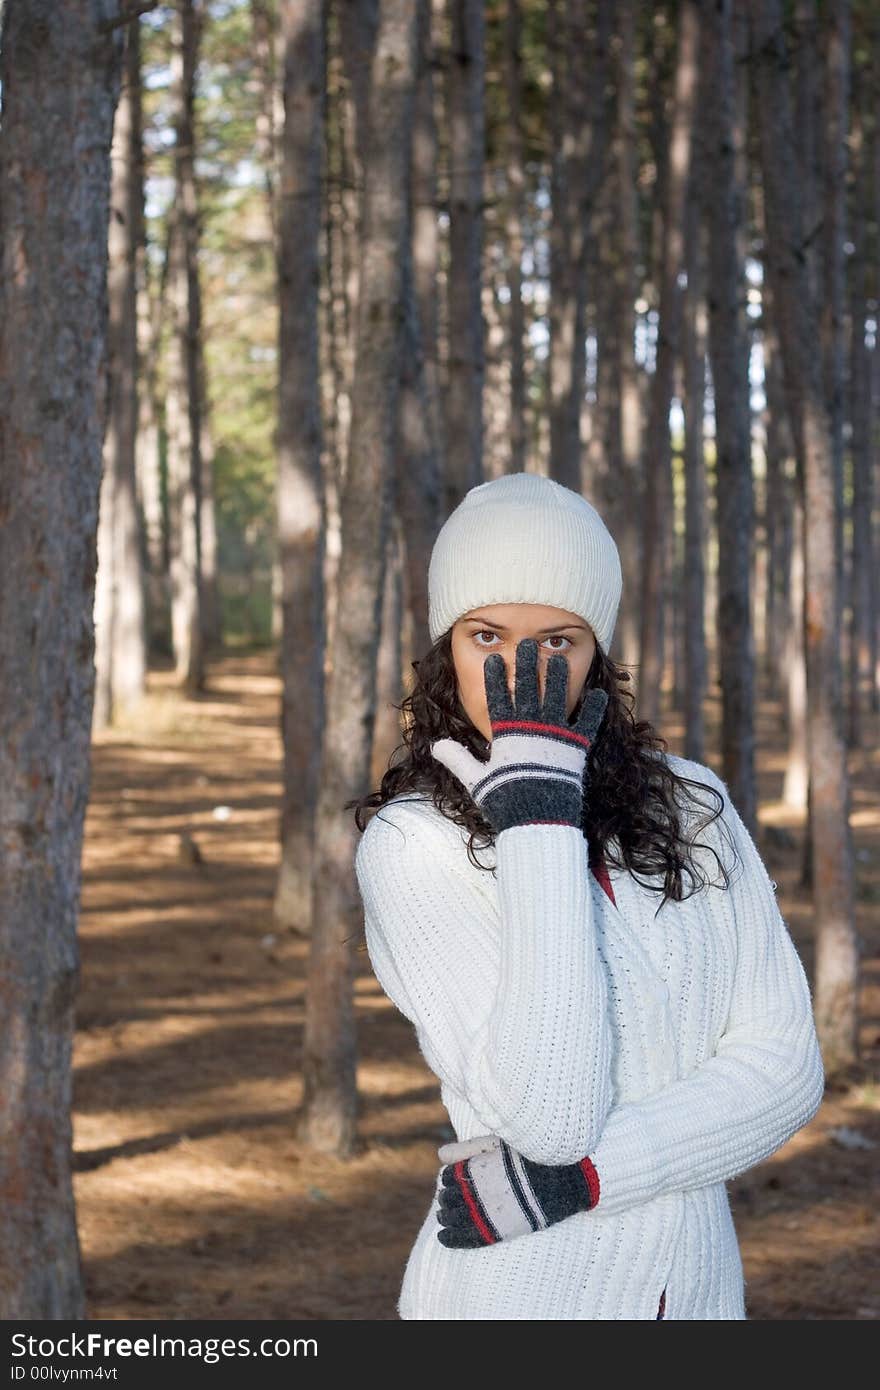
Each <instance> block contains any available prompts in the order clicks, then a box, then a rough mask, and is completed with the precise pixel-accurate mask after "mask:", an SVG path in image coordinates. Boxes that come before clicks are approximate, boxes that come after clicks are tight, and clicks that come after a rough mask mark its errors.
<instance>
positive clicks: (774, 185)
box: [749, 0, 858, 1076]
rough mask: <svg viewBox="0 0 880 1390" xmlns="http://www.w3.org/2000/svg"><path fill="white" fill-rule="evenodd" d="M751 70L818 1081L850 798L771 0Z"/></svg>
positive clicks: (832, 1008) (845, 930)
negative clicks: (793, 539)
mask: <svg viewBox="0 0 880 1390" xmlns="http://www.w3.org/2000/svg"><path fill="white" fill-rule="evenodd" d="M749 16H750V24H751V52H752V58H751V62H752V65H753V71H754V79H755V90H756V96H757V107H758V126H759V136H760V157H761V171H762V177H763V190H764V197H765V200H766V220H767V254H768V263H769V267H770V276H771V280H772V284H773V297H774V303H775V305H776V307H777V312H778V322H779V332H780V341H781V346H782V358H783V369H784V377H785V389H786V397H787V402H788V411H789V418H790V420H791V423H792V431H793V434H794V439H795V449H796V452H797V456H798V464H799V468H800V487H801V500H802V503H803V513H804V535H803V545H804V568H805V573H804V584H805V601H804V641H805V650H806V668H807V721H808V747H809V762H810V795H809V800H810V836H809V838H810V843H811V848H812V867H813V873H812V886H813V902H814V906H815V912H816V923H817V940H816V969H815V989H814V1008H815V1013H816V1027H817V1031H818V1034H819V1039H820V1043H821V1046H822V1052H823V1057H824V1061H825V1068H826V1073H827V1074H828V1075H829V1076H833V1075H834V1074H835V1073H837V1072H838V1071H841V1070H842V1069H844V1068H845V1067H847V1066H848V1065H850V1064H851V1063H853V1062H854V1061H855V1060H856V1059H857V1056H858V940H857V936H856V931H855V922H854V906H853V850H852V836H851V831H850V824H849V813H850V792H849V777H848V772H847V764H846V750H845V747H844V742H843V737H842V730H841V717H840V716H841V702H840V666H841V661H840V650H839V628H838V624H837V614H838V606H837V593H836V587H837V566H836V560H835V542H834V537H835V495H834V468H833V452H832V442H831V431H830V427H829V421H828V412H827V408H826V400H825V393H824V387H823V381H822V362H821V358H820V357H819V356H818V355H817V353H816V351H815V345H816V343H817V342H818V341H819V315H818V312H817V308H816V302H815V299H814V297H813V295H812V293H811V289H810V284H809V277H808V273H807V270H806V267H805V262H804V256H803V236H804V230H803V219H802V212H801V206H800V203H799V197H798V191H799V190H798V184H797V160H796V154H795V135H794V125H793V121H792V101H791V94H790V91H789V86H788V70H789V59H788V52H787V48H786V42H785V31H784V29H783V23H782V11H781V4H780V0H749Z"/></svg>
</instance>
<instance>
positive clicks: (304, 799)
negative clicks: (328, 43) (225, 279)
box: [274, 0, 326, 932]
mask: <svg viewBox="0 0 880 1390" xmlns="http://www.w3.org/2000/svg"><path fill="white" fill-rule="evenodd" d="M280 16H281V42H282V55H283V57H282V62H283V72H284V106H285V111H286V113H287V114H286V119H285V123H284V131H283V136H282V166H281V187H280V195H279V232H280V262H279V290H280V308H281V321H280V354H279V371H280V378H279V379H280V400H279V421H278V444H279V447H278V455H279V457H278V535H279V549H280V555H281V576H282V613H283V629H282V639H281V655H280V662H279V667H280V673H281V682H282V709H281V732H282V740H283V748H284V794H283V802H282V813H281V866H280V870H279V875H278V884H277V887H276V891H275V903H274V912H275V919H276V921H277V922H278V924H279V925H281V926H284V927H287V928H289V929H298V930H300V931H303V932H308V931H309V930H310V929H311V906H312V904H311V871H312V841H313V833H314V832H313V826H314V817H315V812H316V809H317V805H318V784H319V777H320V751H321V742H320V740H321V729H322V726H323V723H324V658H325V637H324V545H325V530H326V521H325V511H324V502H323V496H322V493H323V489H322V481H321V446H322V438H321V407H320V381H319V358H318V283H319V266H320V244H321V199H322V178H323V142H324V96H323V94H324V88H325V81H326V73H325V63H326V59H325V27H324V26H325V5H324V3H323V0H282V5H281V10H280Z"/></svg>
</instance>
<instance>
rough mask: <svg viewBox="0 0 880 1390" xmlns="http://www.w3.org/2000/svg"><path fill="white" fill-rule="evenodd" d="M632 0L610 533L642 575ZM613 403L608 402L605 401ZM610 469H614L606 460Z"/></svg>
mask: <svg viewBox="0 0 880 1390" xmlns="http://www.w3.org/2000/svg"><path fill="white" fill-rule="evenodd" d="M634 10H635V7H634V0H621V3H620V4H619V5H618V8H617V18H616V33H615V37H614V47H615V48H616V55H615V58H614V68H613V72H614V77H615V85H616V91H617V146H616V157H615V159H614V165H613V176H614V183H615V190H616V198H615V202H616V206H617V209H618V219H619V220H618V226H617V228H616V232H615V236H614V253H615V262H614V264H615V272H614V273H615V279H614V296H615V305H616V312H617V316H618V321H619V322H618V328H617V334H616V340H617V351H618V356H617V357H616V358H615V366H616V367H617V373H616V380H617V388H616V390H617V392H618V400H617V405H616V408H617V409H618V410H619V437H620V464H619V468H620V478H619V481H618V484H617V488H616V501H615V500H614V496H613V495H612V521H613V522H615V523H616V529H613V534H614V536H615V537H616V539H617V544H618V549H619V551H620V562H621V567H622V569H623V573H624V574H625V575H631V576H635V575H638V574H640V573H641V568H642V559H641V540H642V538H641V531H640V528H639V526H638V521H637V518H638V517H639V516H640V515H641V490H642V467H641V464H642V405H641V393H640V390H639V369H638V366H637V363H636V351H635V303H636V299H637V298H638V286H639V273H638V264H639V259H640V249H639V248H640V228H639V202H638V193H637V189H636V180H637V174H638V165H639V160H638V145H637V139H636V110H635V79H634V73H635V70H636V62H637V59H638V46H637V42H636V24H635V12H634ZM612 408H615V407H612ZM610 467H611V468H612V470H613V468H614V463H613V460H612V461H611V464H610ZM638 644H639V627H638V608H637V605H635V604H633V603H624V604H622V605H621V614H620V621H619V622H618V624H617V627H616V629H615V634H614V639H613V645H612V655H614V656H615V659H616V660H618V661H622V662H623V663H624V664H625V665H626V666H628V667H635V666H636V665H637V663H638V661H639V646H638Z"/></svg>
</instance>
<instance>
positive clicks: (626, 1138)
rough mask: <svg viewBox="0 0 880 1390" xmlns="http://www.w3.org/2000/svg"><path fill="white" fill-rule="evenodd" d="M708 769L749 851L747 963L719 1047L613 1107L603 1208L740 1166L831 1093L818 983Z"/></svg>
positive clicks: (742, 872)
mask: <svg viewBox="0 0 880 1390" xmlns="http://www.w3.org/2000/svg"><path fill="white" fill-rule="evenodd" d="M700 774H701V777H702V779H703V780H705V781H710V782H711V783H712V785H713V786H714V787H715V788H716V790H718V791H720V792H721V793H722V795H723V796H724V799H725V803H726V805H725V808H724V809H723V811H722V813H721V817H722V819H723V821H724V822H725V824H726V825H727V827H728V829H729V831H730V834H731V836H732V838H733V841H734V843H735V845H736V850H737V855H738V859H739V860H740V861H741V866H740V864H739V863H738V864H737V865H735V866H734V867H733V869H732V870H731V871H730V872H731V884H730V889H729V891H730V892H731V893H732V895H733V896H732V903H731V906H732V909H733V913H734V921H735V925H736V933H737V966H736V972H735V978H734V984H733V992H732V999H731V1005H730V1010H729V1016H728V1020H727V1025H726V1028H725V1031H724V1034H723V1036H722V1037H721V1039H720V1041H719V1043H718V1045H717V1048H716V1051H715V1054H714V1055H713V1056H712V1057H711V1058H710V1059H709V1060H707V1061H706V1062H705V1063H704V1064H703V1065H702V1066H700V1067H698V1068H697V1070H696V1071H695V1072H693V1073H692V1074H691V1075H690V1076H687V1077H685V1078H683V1079H681V1080H679V1081H676V1082H674V1083H673V1084H672V1085H670V1086H668V1087H665V1088H664V1089H663V1090H661V1091H659V1092H657V1093H656V1094H655V1095H653V1096H650V1097H648V1098H647V1099H645V1100H641V1101H638V1102H636V1103H632V1104H629V1103H627V1104H623V1105H620V1106H619V1107H618V1108H616V1109H615V1110H613V1111H612V1112H611V1114H610V1115H609V1117H608V1123H607V1125H606V1126H605V1129H604V1131H603V1133H602V1136H601V1138H600V1140H599V1142H598V1144H597V1145H596V1147H595V1149H593V1150H590V1151H589V1157H590V1159H591V1160H592V1162H593V1164H594V1165H595V1167H596V1169H597V1171H598V1173H599V1180H600V1184H601V1190H600V1198H599V1203H598V1210H601V1211H605V1212H607V1213H609V1214H610V1213H612V1212H614V1211H620V1210H623V1209H625V1208H627V1207H630V1206H633V1205H635V1204H637V1203H639V1202H644V1201H647V1200H649V1199H651V1198H653V1197H656V1196H658V1195H659V1194H660V1193H664V1192H671V1191H684V1190H687V1189H688V1188H695V1187H702V1186H705V1185H706V1184H709V1183H714V1182H719V1181H726V1180H727V1179H729V1178H733V1177H736V1175H737V1174H738V1173H742V1172H744V1171H745V1170H746V1169H747V1168H751V1167H753V1166H754V1165H755V1164H756V1163H760V1162H761V1161H762V1160H763V1159H765V1158H767V1157H768V1156H769V1155H770V1154H772V1153H773V1152H774V1151H775V1150H776V1149H778V1148H779V1147H780V1146H781V1145H782V1144H784V1143H785V1141H786V1140H787V1139H789V1138H790V1137H791V1135H792V1134H794V1133H795V1131H796V1130H798V1129H800V1128H801V1127H802V1126H803V1125H805V1124H807V1122H808V1121H809V1120H811V1119H812V1118H813V1116H814V1115H815V1113H816V1111H817V1110H818V1108H819V1105H820V1103H821V1101H822V1097H823V1093H824V1085H825V1077H824V1068H823V1063H822V1056H821V1052H820V1049H819V1041H818V1038H817V1035H816V1029H815V1025H814V1020H813V1009H812V1002H811V998H810V990H809V986H808V984H807V978H806V974H805V972H804V968H803V965H802V963H801V960H800V956H799V955H798V953H797V950H796V949H795V946H794V943H793V941H792V939H791V936H790V935H789V932H788V929H787V927H786V924H785V922H784V920H783V917H782V915H781V913H780V911H779V907H778V905H777V902H776V897H775V894H774V889H773V885H772V883H771V881H770V878H769V876H768V874H767V870H766V868H765V866H764V863H763V861H762V859H761V857H760V854H759V853H758V849H757V847H756V845H755V842H754V840H753V839H752V837H751V835H750V834H749V832H748V830H747V829H746V826H745V825H744V823H743V821H742V820H741V818H740V816H739V813H738V812H737V810H736V808H735V806H734V805H733V802H732V801H731V799H730V793H729V792H728V790H727V786H726V784H725V783H724V782H723V781H722V780H721V779H720V778H719V777H718V776H717V775H716V774H715V773H714V772H712V771H711V769H709V768H706V767H703V766H702V765H701V766H700ZM712 891H714V890H712ZM719 891H720V890H719Z"/></svg>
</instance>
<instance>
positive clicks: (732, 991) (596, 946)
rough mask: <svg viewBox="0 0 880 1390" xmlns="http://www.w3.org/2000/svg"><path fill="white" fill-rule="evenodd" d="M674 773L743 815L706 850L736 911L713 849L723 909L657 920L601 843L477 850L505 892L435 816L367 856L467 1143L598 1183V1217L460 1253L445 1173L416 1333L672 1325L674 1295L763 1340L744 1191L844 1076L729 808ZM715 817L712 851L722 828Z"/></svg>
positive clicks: (426, 810)
mask: <svg viewBox="0 0 880 1390" xmlns="http://www.w3.org/2000/svg"><path fill="white" fill-rule="evenodd" d="M660 756H664V757H667V758H668V761H669V762H670V763H671V765H672V767H673V769H674V770H675V771H676V772H678V773H680V774H682V775H684V776H686V777H690V778H694V779H696V780H697V781H701V782H708V783H710V784H711V786H713V787H714V788H716V789H717V790H719V791H721V792H722V794H723V795H724V798H725V807H724V810H723V812H722V816H721V819H720V820H716V821H714V822H713V823H712V824H711V825H710V826H709V827H708V828H704V829H702V830H701V831H700V832H699V839H700V841H701V842H703V843H706V844H711V845H714V846H715V849H716V851H717V853H718V856H719V858H720V860H721V862H722V863H723V864H724V865H725V867H727V868H728V871H729V872H731V875H732V882H731V885H730V888H729V890H725V888H724V883H723V876H722V875H721V871H720V869H719V867H718V863H717V861H716V860H715V858H714V856H713V855H712V854H711V853H710V852H709V850H708V849H705V850H704V849H702V848H701V847H700V846H697V847H696V849H695V850H694V854H695V857H696V858H697V859H698V862H699V863H700V864H701V865H702V866H703V868H704V871H705V873H706V876H707V878H709V879H710V880H712V881H713V883H714V885H717V886H710V887H709V888H704V889H702V890H700V891H698V892H696V893H695V894H694V895H693V896H691V897H690V898H688V899H687V900H686V901H685V902H681V903H676V902H667V903H666V904H665V905H664V906H663V908H662V910H660V911H659V912H658V911H657V909H658V905H659V903H660V901H661V897H660V895H658V894H656V893H654V892H651V891H650V890H648V889H646V888H644V887H643V886H642V885H640V884H639V883H638V882H637V881H636V880H635V879H634V878H633V877H632V875H630V874H629V873H628V872H627V871H625V870H619V869H616V868H614V867H612V866H610V865H609V875H610V879H611V883H612V887H613V892H614V898H615V901H616V906H615V905H614V904H613V903H612V901H611V899H610V898H609V897H608V895H607V893H606V892H605V891H604V889H603V888H602V887H601V885H600V884H599V882H598V881H597V879H596V877H595V875H594V874H593V873H592V871H591V870H590V867H589V862H588V846H587V842H586V840H585V838H584V836H583V834H582V833H581V831H580V830H578V829H577V828H575V827H570V826H560V825H530V826H514V827H511V828H510V829H508V830H505V831H502V832H501V833H500V834H499V835H498V836H497V837H496V841H495V846H494V847H493V848H488V849H478V850H477V851H476V853H477V856H478V857H479V858H480V860H481V861H482V862H483V863H487V864H494V865H495V866H496V869H497V876H496V875H493V874H491V873H488V872H486V871H485V870H481V869H477V868H475V867H474V866H473V865H472V864H471V862H470V860H469V858H468V854H467V849H466V846H467V839H468V832H467V831H465V830H462V829H461V828H460V827H458V826H456V825H455V824H454V823H453V822H452V821H450V820H449V819H448V818H446V817H445V816H443V815H442V814H441V813H440V812H439V811H438V810H437V809H436V808H435V807H434V806H433V804H432V803H431V802H430V800H427V799H418V798H416V799H413V794H403V795H401V796H400V797H397V798H395V799H394V800H392V801H391V802H389V803H387V804H386V805H385V806H383V807H380V808H379V810H378V812H377V813H376V814H375V815H374V816H373V818H372V819H371V821H370V822H369V824H368V826H367V828H366V830H365V832H364V834H363V837H362V839H361V842H360V844H359V846H358V852H357V858H356V871H357V878H358V884H359V887H360V892H361V896H362V898H363V902H364V909H365V930H366V937H367V945H368V949H369V952H370V959H371V961H372V965H373V969H374V971H375V973H376V976H377V978H378V980H379V982H380V984H381V985H382V988H383V989H384V991H385V992H386V994H387V995H388V996H389V997H390V998H391V999H392V1000H393V1002H394V1003H395V1004H396V1006H397V1007H398V1009H400V1011H401V1012H402V1013H403V1014H405V1015H406V1017H407V1018H408V1019H410V1020H411V1022H412V1023H413V1024H414V1025H415V1028H416V1034H417V1038H418V1042H419V1046H420V1048H421V1051H422V1054H423V1056H424V1057H425V1059H426V1061H427V1063H428V1065H429V1066H430V1067H431V1069H432V1071H433V1072H434V1073H435V1074H436V1076H437V1077H438V1078H439V1080H440V1085H441V1097H442V1099H443V1102H444V1104H445V1106H446V1108H447V1110H448V1112H449V1118H450V1122H451V1124H452V1127H453V1128H454V1130H455V1134H456V1137H457V1138H458V1139H460V1140H461V1139H468V1138H473V1137H475V1136H477V1135H481V1134H487V1133H493V1134H498V1135H500V1136H502V1137H503V1138H504V1139H506V1140H507V1141H508V1142H509V1143H510V1144H511V1145H512V1146H513V1147H514V1148H515V1149H517V1150H519V1152H520V1153H522V1154H524V1155H525V1156H526V1157H528V1158H531V1159H534V1160H535V1161H536V1162H539V1163H560V1164H561V1163H573V1162H575V1161H576V1160H578V1159H580V1158H582V1157H583V1156H584V1155H585V1154H586V1155H589V1156H590V1158H591V1159H592V1161H593V1163H594V1165H595V1168H596V1170H597V1172H598V1175H599V1181H600V1196H599V1201H598V1204H597V1206H595V1207H594V1208H593V1209H592V1210H591V1211H586V1212H579V1213H577V1214H576V1215H574V1216H571V1217H569V1218H568V1219H567V1220H565V1221H561V1222H559V1223H558V1224H556V1225H554V1226H550V1227H548V1228H547V1229H546V1230H544V1231H539V1232H536V1233H533V1234H529V1235H524V1236H520V1237H518V1238H516V1239H512V1240H507V1241H502V1242H499V1243H498V1244H495V1245H490V1246H485V1247H482V1248H480V1249H476V1250H455V1249H448V1248H447V1247H446V1246H444V1245H442V1244H441V1243H440V1241H439V1240H438V1239H437V1232H438V1230H439V1229H440V1227H439V1224H438V1221H437V1217H436V1198H437V1191H438V1187H439V1172H440V1161H439V1159H438V1182H437V1184H436V1185H435V1190H434V1193H433V1195H432V1198H431V1202H430V1205H429V1206H428V1208H427V1210H426V1212H425V1217H424V1221H423V1223H422V1226H421V1229H420V1230H419V1232H418V1234H417V1236H416V1239H415V1243H414V1245H413V1248H412V1250H411V1252H410V1256H409V1259H408V1261H407V1265H406V1270H405V1273H404V1277H403V1284H402V1288H401V1291H400V1297H399V1301H398V1312H399V1314H400V1317H401V1318H407V1319H418V1318H428V1319H438V1318H454V1319H459V1318H504V1319H512V1318H527V1319H536V1318H554V1319H555V1318H596V1319H609V1318H612V1319H616V1318H627V1319H633V1318H650V1319H656V1318H657V1310H658V1302H659V1299H660V1295H661V1293H662V1291H663V1290H664V1289H665V1290H666V1306H665V1317H666V1318H686V1319H712V1318H734V1319H736V1318H745V1316H746V1311H745V1299H744V1280H743V1270H742V1263H741V1260H740V1253H739V1248H738V1244H737V1239H736V1233H735V1230H734V1225H733V1218H732V1215H731V1211H730V1204H729V1201H728V1196H727V1190H726V1187H725V1182H726V1180H727V1179H730V1178H733V1177H734V1176H736V1174H738V1173H741V1172H743V1171H744V1170H745V1169H747V1168H750V1167H751V1166H752V1165H753V1164H756V1163H759V1162H760V1161H761V1160H762V1159H765V1158H766V1157H767V1156H768V1155H769V1154H771V1153H773V1152H774V1150H775V1149H777V1148H779V1146H780V1145H781V1144H783V1143H784V1142H785V1140H787V1139H788V1138H789V1137H790V1136H791V1135H792V1134H793V1133H794V1132H795V1131H796V1130H797V1129H799V1128H800V1127H801V1126H802V1125H804V1124H806V1123H807V1121H808V1120H810V1119H811V1118H812V1116H813V1115H814V1114H815V1112H816V1110H817V1109H818V1107H819V1104H820V1101H821V1099H822V1095H823V1090H824V1073H823V1066H822V1059H821V1054H820V1051H819V1045H818V1040H817V1037H816V1032H815V1027H814V1022H813V1013H812V1004H811V999H810V992H809V987H808V984H807V979H806V976H805V973H804V970H803V967H802V964H801V961H800V958H799V956H798V954H797V951H796V950H795V947H794V944H793V942H792V940H791V937H790V935H789V933H788V930H787V928H786V925H785V922H784V920H783V918H782V916H781V915H780V912H779V908H778V905H777V902H776V898H775V895H774V887H773V884H772V883H771V881H770V879H769V877H768V875H767V871H766V869H765V866H764V864H763V862H762V860H761V858H760V855H759V853H758V850H757V848H756V846H755V844H754V841H753V840H752V838H751V836H750V835H749V833H748V831H747V830H746V828H745V826H744V824H743V822H742V820H741V819H740V817H739V815H738V813H737V811H736V809H735V807H734V806H733V803H732V802H731V800H730V796H729V793H728V791H727V787H726V785H725V784H724V783H723V782H722V781H721V780H720V778H718V777H717V775H716V774H715V773H714V772H712V770H711V769H710V768H708V767H706V766H704V765H703V764H701V763H695V762H689V761H686V760H685V759H683V758H679V757H676V756H674V755H671V754H661V755H660ZM693 790H694V789H693V788H688V791H689V792H690V791H693ZM699 795H700V797H701V800H702V802H703V808H694V810H692V811H687V812H685V813H684V815H685V823H686V825H687V826H690V827H692V832H696V831H697V829H698V826H699V825H700V824H702V822H703V821H705V819H706V818H707V817H708V815H709V814H710V813H711V812H712V811H713V810H714V809H715V808H716V807H717V801H716V800H715V798H713V797H711V796H710V795H709V794H708V793H707V792H705V791H703V792H700V793H699ZM694 815H696V816H697V817H699V820H698V821H694V820H692V819H691V817H692V816H694ZM722 823H723V825H724V826H725V827H726V829H725V830H723V831H720V830H719V827H720V826H721V825H722ZM729 835H732V837H733V841H734V843H735V846H736V850H737V856H738V862H737V864H736V866H735V867H734V866H733V858H732V853H731V848H730V840H729ZM640 877H642V878H645V879H649V876H647V875H644V874H643V875H640ZM649 881H651V882H654V883H660V882H661V879H660V877H659V876H658V877H656V878H653V879H649ZM688 887H692V885H691V884H690V880H689V878H688V876H687V875H685V888H686V890H687V888H688ZM655 913H656V914H657V915H655Z"/></svg>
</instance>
